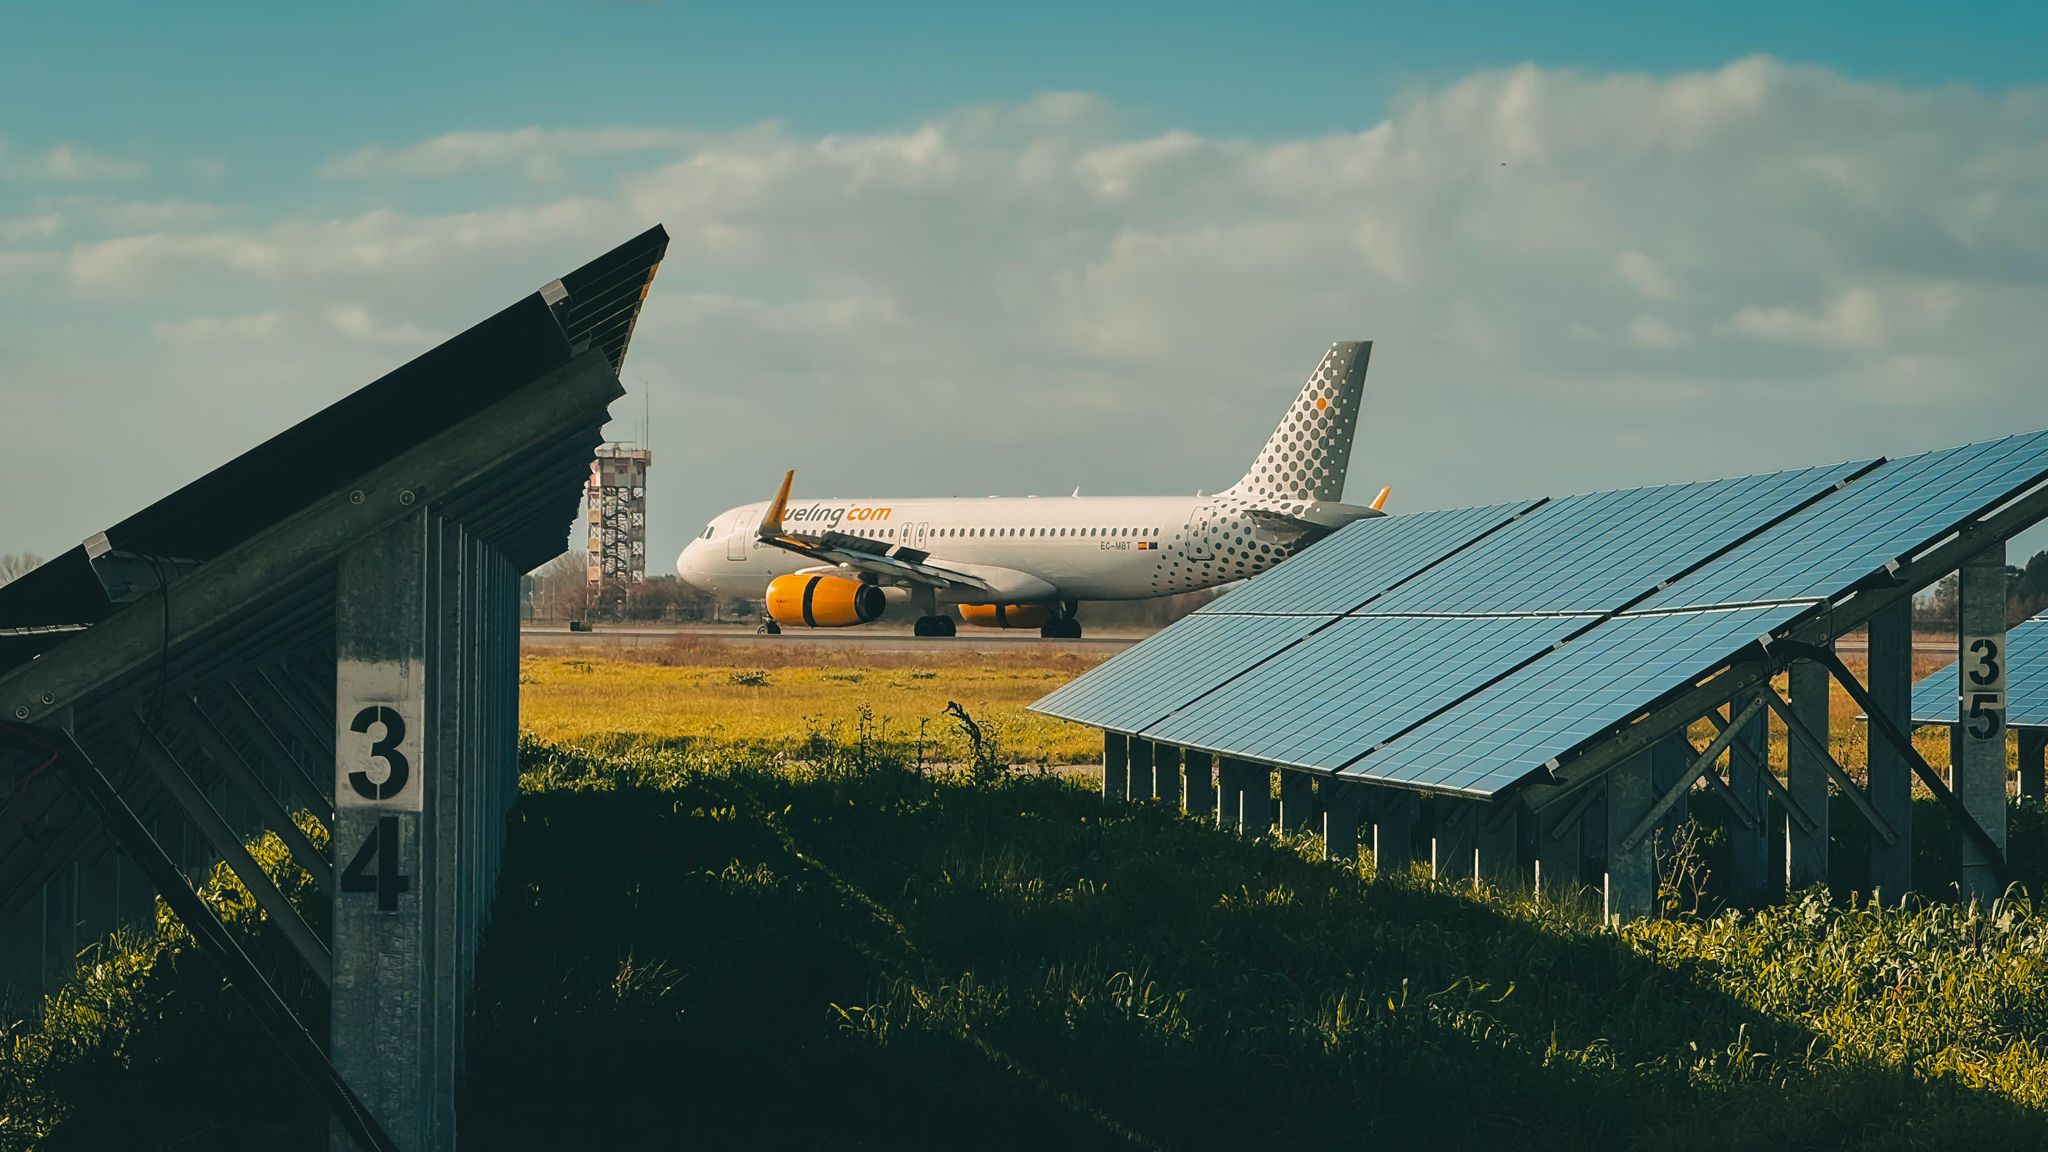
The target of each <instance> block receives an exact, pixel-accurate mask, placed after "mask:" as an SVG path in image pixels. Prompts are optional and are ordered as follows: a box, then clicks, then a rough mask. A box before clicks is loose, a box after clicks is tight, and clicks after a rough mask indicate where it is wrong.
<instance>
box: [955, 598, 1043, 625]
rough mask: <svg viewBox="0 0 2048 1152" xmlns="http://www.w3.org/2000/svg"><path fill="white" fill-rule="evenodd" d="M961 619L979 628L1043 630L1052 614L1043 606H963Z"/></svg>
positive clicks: (961, 607)
mask: <svg viewBox="0 0 2048 1152" xmlns="http://www.w3.org/2000/svg"><path fill="white" fill-rule="evenodd" d="M960 619H962V620H965V621H967V622H968V623H969V624H972V625H974V626H975V627H977V628H1042V627H1044V626H1045V622H1046V621H1048V620H1050V619H1052V613H1051V612H1050V611H1048V610H1047V609H1046V606H1045V605H1043V604H962V605H961V606H960Z"/></svg>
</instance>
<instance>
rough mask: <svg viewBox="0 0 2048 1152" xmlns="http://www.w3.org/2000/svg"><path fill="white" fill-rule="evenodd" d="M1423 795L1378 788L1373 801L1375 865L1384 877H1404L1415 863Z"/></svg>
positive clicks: (1373, 852)
mask: <svg viewBox="0 0 2048 1152" xmlns="http://www.w3.org/2000/svg"><path fill="white" fill-rule="evenodd" d="M1421 816H1422V796H1421V795H1420V794H1419V793H1415V792H1410V791H1407V790H1406V789H1402V788H1385V787H1379V788H1378V790H1377V793H1376V795H1375V798H1374V800H1373V819H1372V866H1373V870H1374V871H1375V872H1378V873H1379V874H1380V875H1382V876H1404V875H1406V874H1407V873H1408V870H1409V869H1410V868H1412V867H1414V865H1415V824H1416V821H1417V820H1419V819H1420V818H1421Z"/></svg>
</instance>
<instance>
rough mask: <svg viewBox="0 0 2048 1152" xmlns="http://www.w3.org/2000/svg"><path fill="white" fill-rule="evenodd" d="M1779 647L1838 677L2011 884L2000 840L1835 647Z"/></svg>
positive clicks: (2000, 877) (1788, 643)
mask: <svg viewBox="0 0 2048 1152" xmlns="http://www.w3.org/2000/svg"><path fill="white" fill-rule="evenodd" d="M1776 647H1777V649H1778V650H1779V651H1782V652H1785V653H1787V654H1789V655H1790V656H1792V658H1793V659H1796V660H1811V661H1813V662H1814V663H1816V664H1819V665H1820V666H1821V667H1823V668H1826V669H1827V670H1828V674H1829V675H1831V676H1833V677H1834V678H1835V682H1836V683H1838V684H1840V685H1841V686H1842V690H1843V691H1844V692H1847V693H1848V694H1849V698H1850V699H1851V700H1854V701H1855V702H1856V706H1857V707H1858V708H1861V709H1862V710H1863V715H1864V716H1865V717H1866V718H1867V719H1868V720H1869V721H1870V727H1871V730H1872V731H1874V732H1876V733H1878V734H1879V735H1881V736H1883V737H1884V738H1885V742H1886V743H1888V744H1890V745H1891V746H1892V747H1893V749H1895V750H1896V751H1897V752H1898V754H1899V755H1900V756H1902V757H1904V758H1905V761H1906V763H1907V764H1910V765H1912V768H1913V775H1915V776H1918V777H1919V778H1920V782H1921V783H1922V784H1925V785H1926V786H1927V790H1928V791H1929V792H1932V793H1934V798H1935V799H1936V800H1939V801H1940V802H1941V806H1942V807H1943V808H1946V809H1948V814H1949V816H1950V817H1952V818H1953V819H1954V820H1955V822H1956V823H1957V824H1958V825H1959V826H1961V828H1962V830H1963V835H1964V836H1967V837H1968V838H1969V839H1970V841H1971V842H1972V843H1974V844H1975V845H1976V846H1977V850H1978V851H1980V852H1982V853H1984V858H1985V859H1986V860H1988V861H1990V862H1991V871H1992V875H1993V876H1994V877H1995V878H1996V879H1997V880H1998V884H1999V886H2000V887H2004V886H2006V885H2008V884H2010V883H2012V869H2011V868H2010V867H2009V866H2008V865H2007V864H2006V861H2005V853H2004V852H2001V851H1999V848H1998V842H1997V841H1995V840H1993V839H1992V838H1991V834H1990V833H1988V832H1986V831H1984V829H1983V827H1982V826H1980V825H1979V824H1978V823H1977V818H1976V817H1975V816H1972V815H1970V810H1969V809H1968V808H1965V807H1963V801H1962V798H1961V797H1959V796H1957V795H1956V794H1955V793H1954V792H1952V791H1950V790H1949V786H1948V783H1947V781H1945V780H1943V779H1942V778H1941V774H1940V773H1938V772H1936V771H1935V770H1934V766H1933V765H1931V764H1929V763H1928V762H1927V758H1926V757H1924V756H1922V755H1920V749H1918V748H1915V747H1914V746H1913V738H1912V737H1911V736H1908V735H1906V733H1905V732H1903V731H1901V730H1900V729H1899V726H1898V725H1897V724H1896V723H1894V722H1893V721H1892V718H1891V717H1890V716H1887V715H1885V713H1884V709H1882V708H1880V707H1879V706H1878V703H1877V701H1876V699H1874V698H1873V697H1872V696H1871V695H1870V691H1869V689H1866V688H1865V687H1863V685H1862V684H1861V683H1859V682H1858V681H1857V679H1856V677H1854V676H1852V675H1850V674H1849V668H1848V666H1847V665H1845V664H1843V663H1842V660H1841V658H1840V657H1838V656H1836V655H1835V653H1834V651H1833V650H1832V649H1828V648H1823V647H1820V646H1818V645H1814V644H1807V643H1804V642H1802V641H1791V640H1786V641H1780V642H1779V643H1778V645H1777V646H1776Z"/></svg>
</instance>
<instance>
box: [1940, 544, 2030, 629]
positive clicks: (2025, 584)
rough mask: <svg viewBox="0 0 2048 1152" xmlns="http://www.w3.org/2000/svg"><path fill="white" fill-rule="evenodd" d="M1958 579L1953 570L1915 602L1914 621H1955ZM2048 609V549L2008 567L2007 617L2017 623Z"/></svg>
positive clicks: (1953, 622)
mask: <svg viewBox="0 0 2048 1152" xmlns="http://www.w3.org/2000/svg"><path fill="white" fill-rule="evenodd" d="M1957 586H1958V580H1957V577H1956V574H1955V573H1953V572H1951V573H1949V574H1948V575H1947V576H1944V577H1942V579H1941V583H1939V584H1936V585H1935V586H1934V587H1933V589H1931V590H1930V591H1928V592H1926V593H1924V594H1923V595H1921V596H1920V598H1919V599H1917V600H1915V601H1914V602H1913V623H1915V624H1921V625H1928V626H1936V625H1950V626H1953V625H1954V624H1955V622H1956V595H1957V592H1956V590H1957ZM2044 610H2048V551H2042V552H2036V553H2034V556H2033V559H2031V560H2028V561H2027V562H2026V564H2025V565H2024V566H2021V567H2014V566H2013V565H2010V564H2008V565H2006V568H2005V618H2006V622H2007V623H2011V624H2017V623H2019V622H2020V621H2022V620H2027V619H2031V618H2032V617H2035V616H2038V615H2040V614H2041V613H2042V612H2043V611H2044Z"/></svg>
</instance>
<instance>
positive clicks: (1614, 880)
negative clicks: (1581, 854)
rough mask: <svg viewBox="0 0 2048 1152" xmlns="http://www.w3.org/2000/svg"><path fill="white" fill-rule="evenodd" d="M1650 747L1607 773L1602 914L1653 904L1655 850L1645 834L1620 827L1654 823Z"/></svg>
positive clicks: (1618, 914)
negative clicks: (1636, 834) (1630, 833)
mask: <svg viewBox="0 0 2048 1152" xmlns="http://www.w3.org/2000/svg"><path fill="white" fill-rule="evenodd" d="M1651 787H1652V785H1651V780H1650V753H1649V750H1648V749H1647V748H1646V749H1644V750H1643V751H1641V752H1638V753H1637V754H1636V755H1635V757H1634V758H1632V759H1630V760H1628V761H1625V762H1624V763H1622V764H1620V765H1619V766H1617V767H1616V768H1615V769H1614V770H1613V771H1612V772H1609V773H1608V774H1607V836H1608V838H1607V884H1606V889H1605V893H1606V900H1605V902H1604V906H1603V912H1602V914H1603V915H1605V916H1606V917H1607V918H1608V919H1609V920H1629V919H1635V918H1637V917H1641V916H1648V915H1649V914H1650V913H1651V911H1652V910H1653V909H1654V908H1655V907H1656V900H1657V865H1656V853H1655V852H1654V850H1653V846H1652V845H1651V844H1650V842H1649V840H1648V834H1647V832H1645V834H1644V835H1643V836H1641V837H1637V838H1635V839H1634V840H1633V841H1632V842H1631V840H1630V838H1629V837H1628V836H1626V835H1623V834H1622V829H1624V828H1631V829H1632V828H1636V827H1646V828H1647V827H1654V826H1655V825H1656V823H1657V822H1656V820H1654V819H1649V818H1648V817H1649V816H1650V808H1651V806H1652V804H1653V803H1654V800H1653V797H1652V796H1651Z"/></svg>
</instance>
